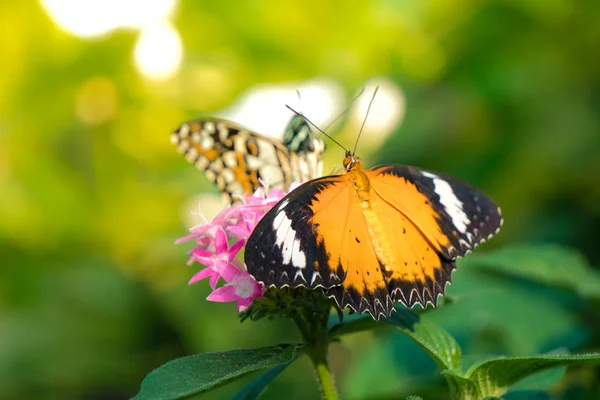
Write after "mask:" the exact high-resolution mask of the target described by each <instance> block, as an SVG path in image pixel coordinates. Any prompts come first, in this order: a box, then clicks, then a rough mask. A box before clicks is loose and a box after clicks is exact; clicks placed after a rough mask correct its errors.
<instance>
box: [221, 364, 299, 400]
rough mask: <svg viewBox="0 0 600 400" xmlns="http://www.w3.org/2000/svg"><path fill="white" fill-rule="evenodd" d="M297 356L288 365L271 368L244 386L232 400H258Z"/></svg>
mask: <svg viewBox="0 0 600 400" xmlns="http://www.w3.org/2000/svg"><path fill="white" fill-rule="evenodd" d="M296 358H298V356H296V357H294V359H293V360H292V361H290V362H288V363H285V364H280V365H278V366H276V367H273V368H271V369H269V370H267V371H265V372H263V373H262V374H260V375H258V376H257V377H256V378H254V379H252V380H251V381H250V382H248V384H246V385H245V386H244V387H243V388H242V389H241V390H240V391H239V392H237V393H236V394H235V395H234V396H233V397H232V400H253V399H258V398H259V397H260V395H261V394H262V393H263V392H264V391H265V389H266V388H267V386H268V385H269V384H270V383H271V382H272V381H273V380H274V379H275V378H277V377H278V376H279V374H281V373H282V372H283V370H284V369H286V368H287V366H288V365H290V364H291V363H292V362H293V361H294V360H296Z"/></svg>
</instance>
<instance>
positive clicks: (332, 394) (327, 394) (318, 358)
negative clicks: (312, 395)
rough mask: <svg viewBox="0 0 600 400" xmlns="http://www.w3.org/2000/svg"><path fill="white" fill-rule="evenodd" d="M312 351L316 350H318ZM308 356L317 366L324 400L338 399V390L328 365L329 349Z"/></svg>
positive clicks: (316, 369)
mask: <svg viewBox="0 0 600 400" xmlns="http://www.w3.org/2000/svg"><path fill="white" fill-rule="evenodd" d="M319 347H321V346H319ZM311 350H316V348H313V349H311ZM308 355H309V357H310V359H311V360H312V362H313V365H314V366H315V372H316V373H317V379H318V380H319V386H320V387H321V395H322V396H323V399H325V400H336V399H338V394H337V389H336V387H335V383H334V381H333V375H332V374H331V371H330V370H329V365H327V349H325V350H324V351H311V352H309V353H308Z"/></svg>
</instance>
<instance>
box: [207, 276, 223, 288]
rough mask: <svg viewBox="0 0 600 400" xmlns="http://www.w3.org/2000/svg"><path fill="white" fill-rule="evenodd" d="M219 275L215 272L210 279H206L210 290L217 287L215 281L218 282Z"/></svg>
mask: <svg viewBox="0 0 600 400" xmlns="http://www.w3.org/2000/svg"><path fill="white" fill-rule="evenodd" d="M220 277H221V276H220V275H219V274H217V273H215V274H214V275H213V276H211V277H210V279H209V280H208V284H209V285H210V288H211V289H212V290H215V288H216V287H217V282H219V278H220Z"/></svg>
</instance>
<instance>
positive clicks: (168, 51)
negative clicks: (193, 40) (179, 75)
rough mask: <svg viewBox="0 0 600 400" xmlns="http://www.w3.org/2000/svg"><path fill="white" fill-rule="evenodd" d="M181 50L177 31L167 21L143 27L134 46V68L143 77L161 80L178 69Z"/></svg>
mask: <svg viewBox="0 0 600 400" xmlns="http://www.w3.org/2000/svg"><path fill="white" fill-rule="evenodd" d="M182 54H183V48H182V45H181V38H180V37H179V33H177V30H176V29H175V28H174V27H173V26H172V25H171V24H170V23H168V22H167V21H162V22H160V23H157V24H154V25H151V26H148V27H145V28H144V29H142V32H141V34H140V37H139V39H138V41H137V43H136V44H135V50H134V59H135V66H136V68H137V69H138V71H140V73H141V74H143V75H144V76H146V77H148V78H150V79H153V80H163V79H166V78H168V77H170V76H172V75H173V74H174V73H175V72H177V70H178V69H179V65H180V64H181V58H182Z"/></svg>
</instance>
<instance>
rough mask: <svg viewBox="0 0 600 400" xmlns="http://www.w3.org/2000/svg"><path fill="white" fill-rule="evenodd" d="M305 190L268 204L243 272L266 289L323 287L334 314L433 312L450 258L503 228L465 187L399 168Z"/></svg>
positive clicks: (350, 156)
mask: <svg viewBox="0 0 600 400" xmlns="http://www.w3.org/2000/svg"><path fill="white" fill-rule="evenodd" d="M343 164H344V169H345V173H344V174H342V175H331V176H325V177H322V178H317V179H314V180H312V181H309V182H307V183H304V184H303V185H301V186H300V187H298V188H297V189H295V190H293V191H292V192H291V193H289V194H288V195H287V196H286V197H284V198H283V199H282V200H281V201H280V202H279V203H278V204H276V205H275V206H274V207H273V208H272V209H271V210H270V211H269V212H268V213H267V214H266V215H265V216H264V217H263V218H262V219H261V220H260V222H259V223H258V225H257V227H256V228H255V229H254V231H253V232H252V234H251V236H250V238H249V239H248V242H247V244H246V251H245V255H244V259H245V262H246V265H247V268H248V272H249V273H250V274H251V275H253V276H254V277H255V278H256V280H257V281H259V282H262V283H264V284H265V285H267V286H269V287H276V288H280V287H285V286H291V287H306V288H309V289H317V288H321V289H322V290H323V291H324V292H325V294H326V295H327V296H329V297H331V298H333V299H335V301H336V302H337V304H338V306H340V307H342V308H343V307H346V306H348V307H350V308H352V309H353V310H355V311H357V312H360V313H362V312H368V313H370V314H371V315H372V316H373V317H374V318H376V319H378V318H379V317H380V316H384V317H389V316H390V315H391V313H392V311H393V310H394V302H401V303H402V304H404V305H405V306H407V307H412V306H413V305H415V304H420V305H422V306H423V307H426V306H427V303H432V304H433V305H434V306H435V305H436V304H437V300H438V297H439V296H440V295H443V294H444V292H445V288H446V284H447V283H449V282H450V280H451V274H452V271H453V270H454V269H455V268H456V264H455V260H456V258H457V257H462V256H464V255H465V254H466V253H468V252H470V251H471V250H473V249H474V248H475V247H476V246H477V245H479V244H480V243H482V242H484V241H486V240H488V239H490V238H491V237H492V236H493V235H494V234H496V233H497V232H498V231H499V229H500V227H501V226H502V216H501V212H500V208H499V207H498V206H497V205H496V204H495V203H494V202H493V201H492V200H491V199H490V198H489V197H487V196H486V195H485V194H483V193H482V192H480V191H478V190H477V189H475V188H473V187H471V186H469V185H468V184H466V183H464V182H462V181H460V180H458V179H455V178H452V177H450V176H447V175H443V174H440V173H437V172H431V171H426V170H422V169H419V168H416V167H411V166H406V165H381V166H377V167H373V168H371V169H368V170H364V169H363V166H362V163H361V160H360V159H359V158H358V157H356V156H355V155H354V153H351V152H349V151H346V157H345V159H344V163H343Z"/></svg>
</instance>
